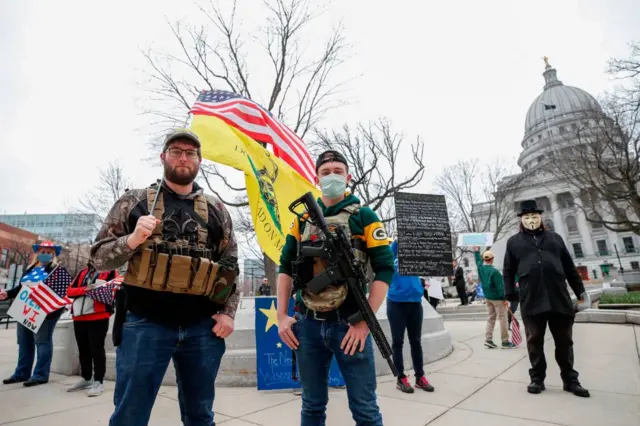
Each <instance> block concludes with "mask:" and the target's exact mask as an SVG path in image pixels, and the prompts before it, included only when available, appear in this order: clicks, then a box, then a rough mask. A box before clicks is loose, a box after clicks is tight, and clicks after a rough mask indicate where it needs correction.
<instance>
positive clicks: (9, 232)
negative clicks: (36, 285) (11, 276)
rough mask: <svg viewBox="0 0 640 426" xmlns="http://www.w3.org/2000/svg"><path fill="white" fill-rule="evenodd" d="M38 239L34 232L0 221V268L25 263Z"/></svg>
mask: <svg viewBox="0 0 640 426" xmlns="http://www.w3.org/2000/svg"><path fill="white" fill-rule="evenodd" d="M38 241H39V240H38V236H37V235H36V234H34V233H32V232H29V231H25V230H24V229H19V228H16V227H13V226H10V225H7V224H6V223H2V222H0V269H4V268H8V267H9V265H10V264H12V263H20V264H24V263H26V262H27V261H28V258H29V257H30V256H31V254H32V253H33V244H35V243H37V242H38Z"/></svg>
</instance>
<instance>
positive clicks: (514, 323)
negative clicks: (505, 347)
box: [511, 314, 522, 346]
mask: <svg viewBox="0 0 640 426" xmlns="http://www.w3.org/2000/svg"><path fill="white" fill-rule="evenodd" d="M511 343H513V344H514V345H516V346H518V345H519V344H520V343H522V335H521V334H520V323H519V322H518V320H517V319H516V316H515V315H513V314H512V315H511Z"/></svg>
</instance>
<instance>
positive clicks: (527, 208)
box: [518, 200, 544, 216]
mask: <svg viewBox="0 0 640 426" xmlns="http://www.w3.org/2000/svg"><path fill="white" fill-rule="evenodd" d="M528 213H544V210H542V209H541V208H538V203H537V202H536V200H524V201H522V202H521V203H520V213H518V216H522V215H525V214H528Z"/></svg>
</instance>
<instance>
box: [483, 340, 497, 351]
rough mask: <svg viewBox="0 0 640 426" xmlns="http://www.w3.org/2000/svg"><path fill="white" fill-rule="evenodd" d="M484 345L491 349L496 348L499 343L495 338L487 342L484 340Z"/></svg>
mask: <svg viewBox="0 0 640 426" xmlns="http://www.w3.org/2000/svg"><path fill="white" fill-rule="evenodd" d="M484 345H485V346H486V347H487V348H489V349H495V348H497V347H498V345H496V344H495V343H493V340H487V341H486V342H484Z"/></svg>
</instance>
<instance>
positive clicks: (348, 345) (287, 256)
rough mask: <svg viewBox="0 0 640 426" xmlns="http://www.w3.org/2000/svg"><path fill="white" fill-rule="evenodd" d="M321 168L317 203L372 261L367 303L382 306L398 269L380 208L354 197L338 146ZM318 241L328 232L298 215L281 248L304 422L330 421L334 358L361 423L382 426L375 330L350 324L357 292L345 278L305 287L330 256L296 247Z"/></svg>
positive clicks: (285, 321)
mask: <svg viewBox="0 0 640 426" xmlns="http://www.w3.org/2000/svg"><path fill="white" fill-rule="evenodd" d="M316 174H317V178H316V184H318V185H319V186H320V188H321V190H322V197H320V198H319V199H318V205H319V206H320V208H321V209H322V213H323V215H324V217H325V219H326V221H327V225H328V226H329V229H334V228H336V227H341V228H342V229H344V231H345V233H346V235H347V238H350V240H351V246H352V249H353V253H354V256H355V257H356V259H358V261H360V263H361V266H362V267H363V270H367V268H368V267H371V271H372V274H371V275H372V280H371V283H370V284H369V305H370V306H371V309H372V310H373V311H374V312H376V311H377V310H378V308H380V305H381V304H382V302H383V300H384V298H385V296H386V294H387V290H388V288H389V284H390V283H391V279H392V277H393V273H394V271H395V269H394V265H393V254H392V253H391V249H390V248H389V237H388V235H387V233H386V231H385V228H384V226H383V224H382V223H381V221H380V219H379V218H378V216H377V215H376V213H375V212H374V211H373V210H371V209H370V208H369V207H366V206H361V205H360V200H358V198H357V197H356V196H354V195H353V194H349V193H347V187H348V186H349V184H350V183H351V175H350V174H349V167H348V165H347V161H346V159H345V158H344V156H343V155H342V154H340V153H339V152H336V151H327V152H324V153H322V154H321V155H320V156H319V157H318V160H317V162H316ZM319 239H322V234H321V233H320V232H319V231H318V229H316V227H315V226H313V225H311V224H309V223H306V222H304V221H300V220H299V219H295V220H294V222H293V223H292V225H291V228H290V229H289V235H287V239H286V243H285V246H284V248H283V249H282V256H281V257H280V271H279V272H280V274H279V276H278V334H279V335H280V338H281V339H282V341H283V342H284V343H285V344H286V345H287V346H288V347H290V348H291V349H293V350H294V351H295V352H294V353H295V355H296V358H297V364H298V368H299V372H300V384H301V385H302V413H301V422H300V424H301V425H302V426H310V425H314V426H315V425H324V424H325V422H326V407H327V402H328V400H329V393H328V385H327V380H328V376H329V366H330V364H331V359H332V358H333V357H335V358H336V361H337V363H338V366H339V367H340V372H341V373H342V376H343V378H344V381H345V384H346V386H347V390H348V392H347V397H348V399H349V408H350V409H351V414H352V416H353V419H354V421H355V423H356V424H358V425H367V426H381V425H382V416H381V414H380V409H379V408H378V404H377V402H376V370H375V365H374V352H373V343H372V339H371V336H370V335H369V328H368V326H367V323H366V322H365V321H358V320H355V319H354V320H353V321H352V322H353V323H350V322H349V318H350V317H352V315H354V314H356V313H357V312H358V306H357V303H356V301H355V300H354V298H353V295H352V294H351V293H349V292H347V286H346V285H345V283H344V282H337V281H336V282H332V283H331V284H329V285H327V286H326V287H325V288H324V289H323V290H321V291H320V292H318V293H317V294H312V293H311V292H309V291H308V290H307V288H306V285H307V284H308V283H309V281H310V280H311V279H313V277H316V276H318V275H319V274H321V273H322V272H323V271H324V270H325V268H326V267H327V264H326V259H322V258H315V257H305V256H302V255H299V252H298V248H299V247H300V246H314V243H315V242H316V241H318V240H319ZM294 268H295V269H294ZM294 276H295V277H296V280H295V283H294V280H293V277H294ZM294 284H295V287H294ZM292 290H294V291H295V296H296V302H295V312H296V313H295V318H294V317H290V316H288V308H289V306H288V305H289V299H290V297H291V293H292Z"/></svg>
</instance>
